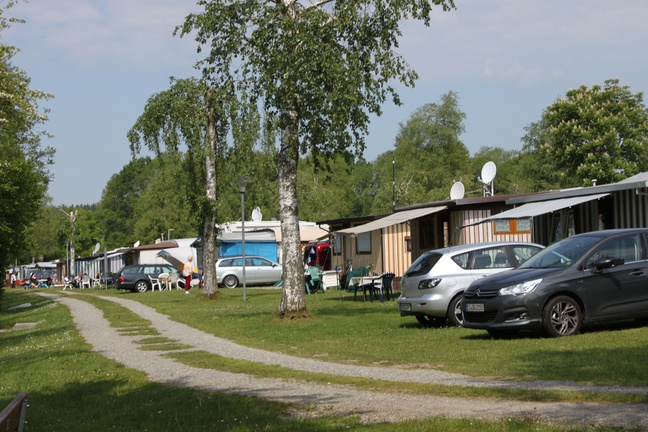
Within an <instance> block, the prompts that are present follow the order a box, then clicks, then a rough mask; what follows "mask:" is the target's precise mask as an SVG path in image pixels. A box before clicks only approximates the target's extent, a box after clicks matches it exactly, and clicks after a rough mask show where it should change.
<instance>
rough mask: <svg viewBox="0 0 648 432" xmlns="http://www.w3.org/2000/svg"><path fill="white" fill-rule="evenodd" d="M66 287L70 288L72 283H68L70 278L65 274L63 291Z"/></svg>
mask: <svg viewBox="0 0 648 432" xmlns="http://www.w3.org/2000/svg"><path fill="white" fill-rule="evenodd" d="M66 288H70V289H72V283H70V278H68V277H67V276H65V277H64V278H63V291H65V289H66Z"/></svg>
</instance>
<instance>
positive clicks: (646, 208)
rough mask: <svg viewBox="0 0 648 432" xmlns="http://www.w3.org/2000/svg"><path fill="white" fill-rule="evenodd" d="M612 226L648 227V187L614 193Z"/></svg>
mask: <svg viewBox="0 0 648 432" xmlns="http://www.w3.org/2000/svg"><path fill="white" fill-rule="evenodd" d="M614 225H615V226H614V228H645V227H648V189H646V188H642V189H639V190H627V191H622V192H618V193H616V194H614Z"/></svg>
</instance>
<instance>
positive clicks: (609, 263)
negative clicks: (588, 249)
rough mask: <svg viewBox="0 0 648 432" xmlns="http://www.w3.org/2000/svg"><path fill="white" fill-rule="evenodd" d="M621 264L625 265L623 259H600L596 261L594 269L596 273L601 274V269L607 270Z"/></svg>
mask: <svg viewBox="0 0 648 432" xmlns="http://www.w3.org/2000/svg"><path fill="white" fill-rule="evenodd" d="M622 264H625V260H624V259H623V258H607V257H602V258H599V259H597V260H596V262H595V263H594V267H596V271H597V272H601V271H603V269H608V268H611V267H615V266H618V265H622Z"/></svg>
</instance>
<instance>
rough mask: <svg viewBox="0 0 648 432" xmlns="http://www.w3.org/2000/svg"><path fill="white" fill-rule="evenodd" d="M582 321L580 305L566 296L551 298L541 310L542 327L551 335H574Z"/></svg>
mask: <svg viewBox="0 0 648 432" xmlns="http://www.w3.org/2000/svg"><path fill="white" fill-rule="evenodd" d="M582 322H583V314H582V313H581V309H580V306H578V303H576V301H575V300H574V299H573V298H571V297H568V296H558V297H555V298H553V299H551V300H550V301H549V303H547V305H546V306H545V308H544V309H543V311H542V327H543V329H544V331H545V333H546V334H547V335H549V336H551V337H559V336H571V335H575V334H576V333H578V330H580V327H581V324H582Z"/></svg>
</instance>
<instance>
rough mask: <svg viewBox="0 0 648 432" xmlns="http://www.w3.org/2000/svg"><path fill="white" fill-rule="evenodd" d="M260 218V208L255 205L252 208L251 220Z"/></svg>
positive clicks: (256, 220) (261, 216) (261, 217)
mask: <svg viewBox="0 0 648 432" xmlns="http://www.w3.org/2000/svg"><path fill="white" fill-rule="evenodd" d="M262 219H263V215H262V214H261V209H260V208H259V207H255V208H254V210H252V221H253V222H260V221H261V220H262Z"/></svg>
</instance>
